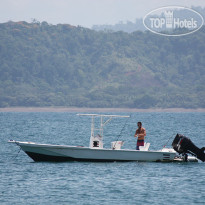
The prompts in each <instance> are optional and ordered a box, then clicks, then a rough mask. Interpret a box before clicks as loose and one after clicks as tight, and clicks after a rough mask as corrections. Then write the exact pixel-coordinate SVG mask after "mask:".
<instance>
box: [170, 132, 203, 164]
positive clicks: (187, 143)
mask: <svg viewBox="0 0 205 205" xmlns="http://www.w3.org/2000/svg"><path fill="white" fill-rule="evenodd" d="M172 147H173V149H174V150H175V151H176V152H178V153H179V154H184V155H186V154H187V153H189V154H192V155H194V156H195V157H197V158H198V159H200V160H201V161H203V162H204V161H205V153H204V151H205V147H202V148H201V149H199V148H198V147H197V146H196V145H195V144H194V143H193V142H192V141H191V140H190V139H189V138H188V137H185V136H184V135H181V134H177V135H176V137H175V138H174V141H173V142H172Z"/></svg>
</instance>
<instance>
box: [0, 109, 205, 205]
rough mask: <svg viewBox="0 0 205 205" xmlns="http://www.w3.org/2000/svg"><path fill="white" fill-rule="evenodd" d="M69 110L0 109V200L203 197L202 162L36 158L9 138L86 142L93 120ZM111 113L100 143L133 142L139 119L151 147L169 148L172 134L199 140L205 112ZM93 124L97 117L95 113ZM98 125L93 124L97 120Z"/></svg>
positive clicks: (173, 200)
mask: <svg viewBox="0 0 205 205" xmlns="http://www.w3.org/2000/svg"><path fill="white" fill-rule="evenodd" d="M76 114H77V113H74V112H64V113H63V112H0V142H1V143H0V204H1V205H4V204H5V205H7V204H8V205H9V204H38V205H39V204H85V205H87V204H108V205H109V204H118V205H124V204H157V205H158V204H165V205H167V204H177V205H180V204H189V205H190V204H205V163H203V162H201V161H199V162H198V163H194V162H188V163H185V162H175V163H153V162H109V163H102V162H98V163H94V162H92V163H91V162H64V163H51V162H50V163H48V162H38V163H37V162H34V161H33V160H32V159H30V158H29V157H28V156H27V155H26V154H25V153H24V152H23V151H21V150H20V149H19V147H18V146H16V145H15V144H11V143H8V142H7V141H8V140H10V139H13V140H17V141H32V142H38V143H49V144H66V145H82V146H88V145H89V137H90V122H91V119H90V118H89V117H85V116H77V115H76ZM104 114H120V115H130V118H127V119H126V118H116V119H112V121H111V122H110V123H108V124H107V125H106V126H105V128H104V147H105V148H109V147H110V146H111V142H112V141H115V140H117V139H118V140H122V141H124V142H125V143H124V145H123V148H126V149H135V146H136V139H135V138H134V137H133V135H134V133H135V130H136V128H137V122H138V121H142V123H143V127H145V128H146V131H147V137H146V141H147V142H150V143H151V146H150V149H151V150H157V149H161V148H162V147H163V146H164V145H166V146H167V147H171V143H172V141H173V139H174V137H175V135H176V134H177V133H181V134H184V135H185V136H187V137H189V138H191V140H192V141H193V142H194V143H195V145H197V146H198V147H200V148H201V147H203V146H205V113H199V112H177V113H171V112H145V113H142V112H139V113H138V112H136V113H133V112H132V113H113V112H112V113H111V112H109V113H108V112H107V113H104ZM96 123H99V121H98V120H96ZM96 125H97V124H96Z"/></svg>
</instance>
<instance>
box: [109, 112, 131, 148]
mask: <svg viewBox="0 0 205 205" xmlns="http://www.w3.org/2000/svg"><path fill="white" fill-rule="evenodd" d="M130 117H131V115H130ZM127 122H128V119H127V120H126V122H125V124H124V126H123V127H122V129H121V131H120V133H119V134H118V136H117V140H116V141H115V145H114V146H113V149H115V146H116V144H117V141H118V140H119V138H120V136H121V135H122V131H123V130H124V129H125V127H126V125H127Z"/></svg>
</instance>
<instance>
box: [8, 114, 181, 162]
mask: <svg viewBox="0 0 205 205" xmlns="http://www.w3.org/2000/svg"><path fill="white" fill-rule="evenodd" d="M78 115H83V116H90V117H91V119H92V120H91V136H90V146H89V147H82V146H68V145H52V144H38V143H34V142H20V141H14V140H10V141H9V142H12V143H15V144H16V145H18V146H20V147H21V149H22V150H23V151H24V152H25V153H26V154H27V155H28V156H29V157H31V158H32V159H33V160H34V161H95V162H111V161H150V162H172V161H174V160H175V159H176V157H177V153H176V151H175V150H174V149H168V148H164V149H162V150H157V151H151V150H149V146H150V144H149V143H145V146H141V147H140V150H130V149H121V147H122V145H123V142H122V141H114V142H112V143H111V147H110V148H109V149H106V148H103V127H104V126H105V125H106V124H107V123H108V122H110V120H111V119H113V118H117V117H120V118H127V117H129V116H119V115H101V114H78ZM95 118H100V127H99V128H96V127H95V123H94V121H95ZM96 131H98V134H97V135H95V134H96V133H95V132H96ZM177 160H178V161H182V159H180V158H177Z"/></svg>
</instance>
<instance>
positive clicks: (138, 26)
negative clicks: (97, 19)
mask: <svg viewBox="0 0 205 205" xmlns="http://www.w3.org/2000/svg"><path fill="white" fill-rule="evenodd" d="M191 8H192V9H193V10H195V11H197V12H199V13H200V14H201V15H202V17H203V18H204V20H205V8H202V7H200V6H198V7H194V6H192V7H191ZM180 13H181V11H180ZM181 15H182V16H186V13H185V12H182V14H181ZM92 29H93V30H96V31H107V32H117V31H124V32H127V33H132V32H135V31H145V30H146V28H145V26H144V24H143V18H136V20H135V22H131V21H127V22H122V21H120V22H119V23H116V24H114V25H109V24H104V25H93V26H92Z"/></svg>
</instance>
